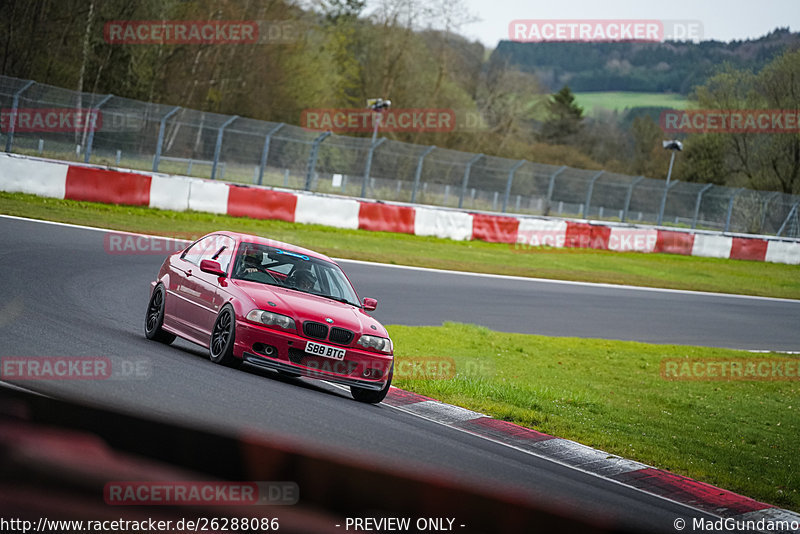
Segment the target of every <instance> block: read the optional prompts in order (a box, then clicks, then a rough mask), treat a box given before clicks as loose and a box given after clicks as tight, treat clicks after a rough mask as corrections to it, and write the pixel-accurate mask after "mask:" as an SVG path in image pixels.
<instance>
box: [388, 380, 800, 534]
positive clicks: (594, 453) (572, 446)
mask: <svg viewBox="0 0 800 534" xmlns="http://www.w3.org/2000/svg"><path fill="white" fill-rule="evenodd" d="M383 403H384V404H386V405H388V406H391V407H393V408H396V409H399V410H401V411H404V412H406V413H409V414H412V415H414V416H417V417H421V418H423V419H427V420H429V421H433V422H435V423H438V424H441V425H444V426H447V427H451V428H453V429H457V430H461V431H464V432H467V433H470V434H473V435H476V436H479V437H482V438H485V439H488V440H490V441H493V442H496V443H501V444H503V445H507V446H510V447H513V448H515V449H518V450H521V451H524V452H527V453H530V454H534V455H536V456H539V457H542V458H546V459H548V460H551V461H554V462H556V463H559V464H562V465H566V466H569V467H572V468H575V469H578V470H580V471H583V472H586V473H590V474H593V475H596V476H599V477H602V478H605V479H608V480H612V481H615V482H618V483H620V484H623V485H626V486H630V487H634V488H637V489H639V490H641V491H644V492H646V493H650V494H653V495H657V496H659V497H663V498H665V499H668V500H670V501H674V502H677V503H680V504H683V505H686V506H691V507H692V508H696V509H698V510H702V511H704V512H708V513H710V514H714V515H716V516H718V517H720V518H722V519H723V520H727V521H728V522H729V524H730V525H734V526H736V525H738V526H741V525H743V524H744V522H747V524H748V525H750V524H752V525H754V526H755V527H756V529H758V528H761V527H758V525H759V521H760V520H763V521H762V522H761V525H762V527H763V526H764V525H765V524H767V523H768V522H771V524H772V525H773V526H774V525H786V526H788V528H785V529H781V530H775V529H770V528H769V527H766V528H765V531H768V532H800V514H797V513H795V512H792V511H790V510H784V509H782V508H777V507H775V506H772V505H770V504H766V503H763V502H759V501H756V500H755V499H751V498H749V497H745V496H743V495H739V494H737V493H733V492H732V491H728V490H724V489H721V488H718V487H715V486H712V485H710V484H706V483H704V482H699V481H697V480H693V479H691V478H688V477H684V476H681V475H676V474H674V473H670V472H669V471H664V470H663V469H657V468H655V467H651V466H649V465H646V464H643V463H640V462H635V461H633V460H627V459H625V458H621V457H619V456H616V455H613V454H609V453H607V452H604V451H601V450H598V449H593V448H591V447H587V446H586V445H581V444H580V443H576V442H574V441H570V440H568V439H562V438H558V437H555V436H551V435H549V434H544V433H542V432H537V431H536V430H532V429H529V428H525V427H522V426H519V425H516V424H514V423H509V422H507V421H501V420H498V419H493V418H491V417H489V416H487V415H484V414H482V413H478V412H474V411H472V410H467V409H466V408H460V407H458V406H453V405H451V404H446V403H443V402H440V401H438V400H435V399H432V398H430V397H426V396H424V395H419V394H417V393H412V392H410V391H404V390H402V389H398V388H394V387H392V388H391V389H390V390H389V394H388V395H387V396H386V399H385V400H384V401H383ZM750 522H752V523H750ZM723 525H724V523H723ZM737 528H738V527H737Z"/></svg>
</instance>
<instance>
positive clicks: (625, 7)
mask: <svg viewBox="0 0 800 534" xmlns="http://www.w3.org/2000/svg"><path fill="white" fill-rule="evenodd" d="M463 1H464V3H465V4H466V5H467V6H468V10H469V11H470V12H471V13H472V14H474V15H476V16H477V17H478V18H480V19H481V21H480V22H476V23H472V24H469V25H467V26H465V27H464V28H462V30H461V31H460V32H459V33H461V34H462V35H464V36H465V37H469V38H471V39H478V40H480V41H481V42H482V43H483V44H484V45H485V46H487V47H490V48H494V47H495V46H497V43H498V41H500V40H501V39H507V38H508V24H509V22H511V21H512V20H515V19H548V20H549V19H557V20H565V19H569V20H573V19H658V20H699V21H700V22H702V24H703V39H704V40H709V39H715V40H718V41H731V40H744V39H747V38H756V37H760V36H762V35H764V34H766V33H769V32H770V31H772V30H774V29H775V28H776V27H786V26H788V27H789V28H790V29H791V30H792V31H798V30H800V0H659V1H653V0H642V1H639V2H637V1H636V0H545V1H542V0H463Z"/></svg>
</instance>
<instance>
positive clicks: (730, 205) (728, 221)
mask: <svg viewBox="0 0 800 534" xmlns="http://www.w3.org/2000/svg"><path fill="white" fill-rule="evenodd" d="M742 191H744V187H740V188H739V189H737V190H736V191H734V192H733V194H731V198H730V200H728V216H727V217H726V218H725V232H728V231H730V227H731V215H733V201H734V200H735V199H736V196H737V195H738V194H739V193H741V192H742Z"/></svg>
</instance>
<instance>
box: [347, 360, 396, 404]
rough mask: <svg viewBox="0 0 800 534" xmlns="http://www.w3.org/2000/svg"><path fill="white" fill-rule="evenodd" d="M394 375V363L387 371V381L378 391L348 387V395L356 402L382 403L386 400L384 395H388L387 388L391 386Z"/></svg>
mask: <svg viewBox="0 0 800 534" xmlns="http://www.w3.org/2000/svg"><path fill="white" fill-rule="evenodd" d="M393 375H394V363H392V367H391V369H389V379H388V380H387V381H386V385H385V386H384V387H383V389H381V390H380V391H375V390H374V389H364V388H360V387H358V386H350V394H351V395H353V398H354V399H355V400H357V401H358V402H366V403H369V404H378V403H379V402H381V401H383V399H385V398H386V394H387V393H389V387H391V385H392V376H393Z"/></svg>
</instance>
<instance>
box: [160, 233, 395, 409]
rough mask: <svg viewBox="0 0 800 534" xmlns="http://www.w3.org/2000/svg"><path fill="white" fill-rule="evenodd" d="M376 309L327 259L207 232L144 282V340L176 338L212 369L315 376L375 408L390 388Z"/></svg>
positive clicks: (387, 352) (386, 347)
mask: <svg viewBox="0 0 800 534" xmlns="http://www.w3.org/2000/svg"><path fill="white" fill-rule="evenodd" d="M377 304H378V303H377V301H376V300H375V299H370V298H365V299H364V300H363V302H360V301H359V299H358V295H357V294H356V291H355V289H353V286H352V284H351V283H350V280H349V279H348V278H347V275H345V274H344V272H343V271H342V270H341V268H340V267H339V266H338V265H337V264H336V263H334V262H333V261H332V260H331V259H330V258H328V257H327V256H324V255H322V254H318V253H316V252H313V251H311V250H306V249H303V248H299V247H296V246H293V245H289V244H286V243H281V242H279V241H272V240H269V239H264V238H262V237H257V236H252V235H246V234H239V233H234V232H215V233H213V234H209V235H206V236H204V237H202V238H201V239H199V240H197V241H195V242H194V243H192V244H191V245H190V246H189V247H187V248H186V249H185V250H183V251H182V252H178V253H175V254H172V255H171V256H168V257H167V259H166V260H164V264H163V265H162V266H161V269H160V270H159V272H158V278H157V279H156V280H154V281H153V282H151V291H150V302H149V304H148V305H147V314H146V317H145V335H146V336H147V338H148V339H152V340H156V341H160V342H162V343H167V344H169V343H172V342H173V341H174V340H175V337H176V336H180V337H182V338H184V339H186V340H188V341H191V342H193V343H197V344H198V345H202V346H204V347H207V348H208V351H209V355H210V358H211V361H213V362H216V363H221V364H224V365H229V366H234V367H236V366H239V365H241V364H242V363H243V362H247V363H248V364H250V365H254V366H256V367H262V368H266V369H272V370H274V371H277V372H279V373H281V374H283V375H287V376H293V377H298V376H305V377H310V378H321V379H324V380H328V381H330V382H336V383H339V384H344V385H347V386H350V391H351V393H352V395H353V398H354V399H356V400H358V401H361V402H368V403H378V402H381V401H382V400H383V399H384V397H386V393H387V392H388V391H389V386H390V385H391V383H392V372H393V368H394V366H393V363H394V356H393V354H394V351H393V347H392V340H391V339H389V335H388V334H387V332H386V329H385V328H384V327H383V326H382V325H381V324H380V323H379V322H378V321H376V320H375V319H373V318H372V317H370V316H369V315H368V314H367V313H366V312H368V311H372V310H374V309H375V307H376V306H377Z"/></svg>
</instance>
